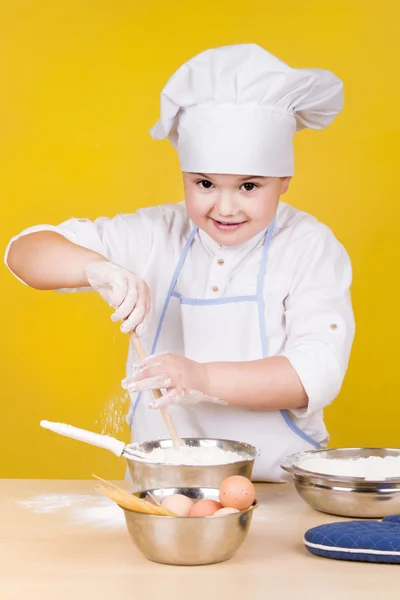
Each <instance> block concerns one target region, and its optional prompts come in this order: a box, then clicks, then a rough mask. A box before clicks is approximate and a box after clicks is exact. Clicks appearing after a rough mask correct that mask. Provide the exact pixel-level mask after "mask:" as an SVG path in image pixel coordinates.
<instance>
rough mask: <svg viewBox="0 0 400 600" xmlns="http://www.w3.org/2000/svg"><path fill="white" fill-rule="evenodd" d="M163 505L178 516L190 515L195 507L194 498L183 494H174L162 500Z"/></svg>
mask: <svg viewBox="0 0 400 600" xmlns="http://www.w3.org/2000/svg"><path fill="white" fill-rule="evenodd" d="M161 504H162V506H163V507H164V508H166V509H167V510H170V511H171V512H173V513H174V514H175V515H177V516H178V517H188V516H189V514H190V511H191V510H192V508H193V504H194V503H193V500H191V499H190V498H188V497H187V496H184V495H183V494H172V496H167V497H166V498H164V500H163V501H162V502H161Z"/></svg>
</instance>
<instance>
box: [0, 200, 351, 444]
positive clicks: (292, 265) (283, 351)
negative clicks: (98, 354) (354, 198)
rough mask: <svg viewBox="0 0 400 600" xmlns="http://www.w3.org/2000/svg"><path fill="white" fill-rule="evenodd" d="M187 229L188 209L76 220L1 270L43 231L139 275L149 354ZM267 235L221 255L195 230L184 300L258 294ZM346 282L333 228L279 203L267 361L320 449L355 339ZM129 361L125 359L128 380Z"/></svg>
mask: <svg viewBox="0 0 400 600" xmlns="http://www.w3.org/2000/svg"><path fill="white" fill-rule="evenodd" d="M192 227H193V223H191V221H190V219H189V218H188V216H187V213H186V210H185V205H184V203H180V204H167V205H160V206H156V207H153V208H146V209H141V210H138V211H137V212H136V213H134V214H121V215H117V216H116V217H114V218H111V219H110V218H105V217H102V218H99V219H96V220H95V221H93V222H92V221H90V220H88V219H75V218H73V219H69V220H68V221H65V222H64V223H62V224H61V225H58V226H51V225H39V226H36V227H31V228H29V229H26V230H25V231H23V232H22V233H21V234H19V235H18V236H16V237H15V238H13V239H12V240H11V242H10V244H9V246H8V248H7V251H6V258H5V260H6V264H7V255H8V250H9V247H10V246H11V244H12V242H13V241H15V240H16V239H18V238H19V237H21V236H22V235H27V234H29V233H33V232H37V231H46V230H47V231H54V232H57V233H60V234H61V235H63V236H65V237H66V238H67V239H69V240H70V241H71V242H74V243H76V244H78V245H80V246H83V247H85V248H89V249H91V250H93V251H95V252H98V253H99V254H101V255H103V256H105V257H106V258H107V259H109V260H110V261H112V262H114V263H116V264H119V265H121V266H123V267H125V268H127V269H129V270H131V271H133V272H134V273H136V274H138V275H139V276H140V277H142V278H143V279H144V280H145V281H146V282H147V284H148V285H149V287H150V289H151V293H152V301H153V311H154V313H153V318H152V324H153V325H151V326H150V329H149V332H148V334H147V335H148V337H147V339H146V338H145V339H144V342H145V346H146V347H147V348H148V349H150V347H151V342H152V339H153V338H154V334H155V328H156V325H157V323H158V321H159V318H160V314H161V311H162V307H163V303H164V300H165V297H166V294H167V291H168V287H169V284H170V281H171V277H172V275H173V272H174V269H175V267H176V264H177V261H178V260H179V257H180V255H181V253H182V249H183V247H184V245H185V242H186V240H187V239H188V236H189V234H190V231H191V229H192ZM264 235H265V232H261V233H260V234H258V235H257V236H255V237H254V238H252V239H250V240H249V241H248V242H246V243H245V244H242V245H240V246H236V247H222V246H220V245H219V244H218V243H217V242H215V241H214V240H213V239H212V238H211V237H210V236H209V235H208V234H206V233H205V232H204V231H201V230H199V231H198V232H197V234H196V236H195V239H194V243H193V244H192V245H191V247H190V249H189V253H188V256H187V259H186V261H185V263H184V266H183V269H182V272H181V275H180V282H179V285H180V292H181V293H182V294H183V295H185V296H187V297H196V298H204V299H206V298H218V297H221V298H222V297H225V296H243V295H251V294H254V293H255V289H254V286H255V282H256V280H257V272H258V268H259V260H260V252H261V248H262V245H263V240H264ZM351 279H352V270H351V264H350V260H349V257H348V255H347V253H346V251H345V249H344V248H343V246H342V245H341V244H340V243H339V242H338V241H337V239H336V238H335V236H334V235H333V233H332V232H331V230H330V229H329V228H328V227H327V226H326V225H324V224H322V223H320V222H319V221H318V220H317V219H316V218H314V217H312V216H311V215H309V214H307V213H305V212H302V211H299V210H297V209H295V208H293V207H292V206H290V205H288V204H286V203H284V202H281V203H280V204H279V207H278V211H277V218H276V225H275V229H274V232H273V237H272V241H271V246H270V250H269V257H268V267H267V271H266V274H265V278H264V289H263V297H264V306H265V311H266V327H267V331H266V334H267V338H268V344H269V355H270V356H274V355H279V356H285V357H286V358H287V359H288V360H289V361H290V363H291V364H292V366H293V367H294V369H295V370H296V372H297V374H298V376H299V378H300V380H301V382H302V384H303V386H304V389H305V391H306V393H307V395H308V399H309V402H308V406H307V408H301V409H292V410H291V417H292V419H293V421H294V422H295V423H296V424H298V425H299V426H300V427H301V429H302V430H303V431H304V432H305V433H306V434H307V435H309V436H310V437H313V438H315V439H316V440H317V441H319V442H320V444H321V445H322V446H324V445H326V444H327V442H328V439H329V438H328V434H327V431H326V429H325V426H324V425H323V409H324V407H326V406H328V405H329V404H330V403H331V402H332V401H333V400H334V399H335V397H336V396H337V395H338V393H339V391H340V388H341V385H342V382H343V379H344V376H345V373H346V370H347V367H348V362H349V357H350V351H351V346H352V343H353V338H354V331H355V326H354V317H353V311H352V305H351V298H350V291H349V288H350V284H351ZM89 289H90V288H89ZM63 291H71V290H63ZM73 291H75V290H73ZM171 335H173V332H171ZM161 350H163V351H167V350H168V348H160V351H161ZM132 361H133V356H132V355H131V354H130V356H129V357H128V364H127V373H128V374H129V373H130V372H131V363H132ZM300 421H301V424H300Z"/></svg>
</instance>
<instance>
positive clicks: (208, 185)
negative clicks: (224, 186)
mask: <svg viewBox="0 0 400 600" xmlns="http://www.w3.org/2000/svg"><path fill="white" fill-rule="evenodd" d="M197 185H199V186H200V187H202V188H203V189H205V190H209V189H210V188H212V186H213V184H212V182H211V181H208V179H202V180H201V181H198V182H197Z"/></svg>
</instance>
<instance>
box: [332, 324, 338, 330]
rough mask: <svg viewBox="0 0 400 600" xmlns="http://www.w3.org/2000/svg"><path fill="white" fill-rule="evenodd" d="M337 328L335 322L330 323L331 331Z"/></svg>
mask: <svg viewBox="0 0 400 600" xmlns="http://www.w3.org/2000/svg"><path fill="white" fill-rule="evenodd" d="M337 328H338V326H337V325H336V323H332V325H331V329H332V330H333V331H335V330H336V329H337Z"/></svg>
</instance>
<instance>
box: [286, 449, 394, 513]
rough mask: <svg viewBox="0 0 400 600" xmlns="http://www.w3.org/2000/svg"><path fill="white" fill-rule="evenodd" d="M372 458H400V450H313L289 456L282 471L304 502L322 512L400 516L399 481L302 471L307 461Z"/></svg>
mask: <svg viewBox="0 0 400 600" xmlns="http://www.w3.org/2000/svg"><path fill="white" fill-rule="evenodd" d="M369 456H380V457H385V456H400V449H396V448H335V449H331V450H312V451H309V452H300V453H298V454H293V455H291V456H288V457H287V458H286V460H285V461H284V462H283V463H282V464H281V467H282V469H284V470H285V471H288V472H289V473H291V474H292V476H293V481H294V484H295V486H296V490H297V492H298V493H299V495H300V496H301V498H303V500H305V502H307V504H309V505H310V506H312V507H313V508H315V509H316V510H319V511H321V512H325V513H329V514H332V515H340V516H342V517H358V518H363V519H379V518H382V517H386V516H388V515H393V514H398V513H400V477H393V478H390V479H384V480H381V481H367V480H365V479H363V478H362V477H345V476H337V475H323V474H320V473H315V472H313V471H307V470H306V469H304V468H301V467H299V464H300V463H301V462H302V461H303V460H304V459H308V458H327V459H333V458H339V459H356V458H368V457H369Z"/></svg>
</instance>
